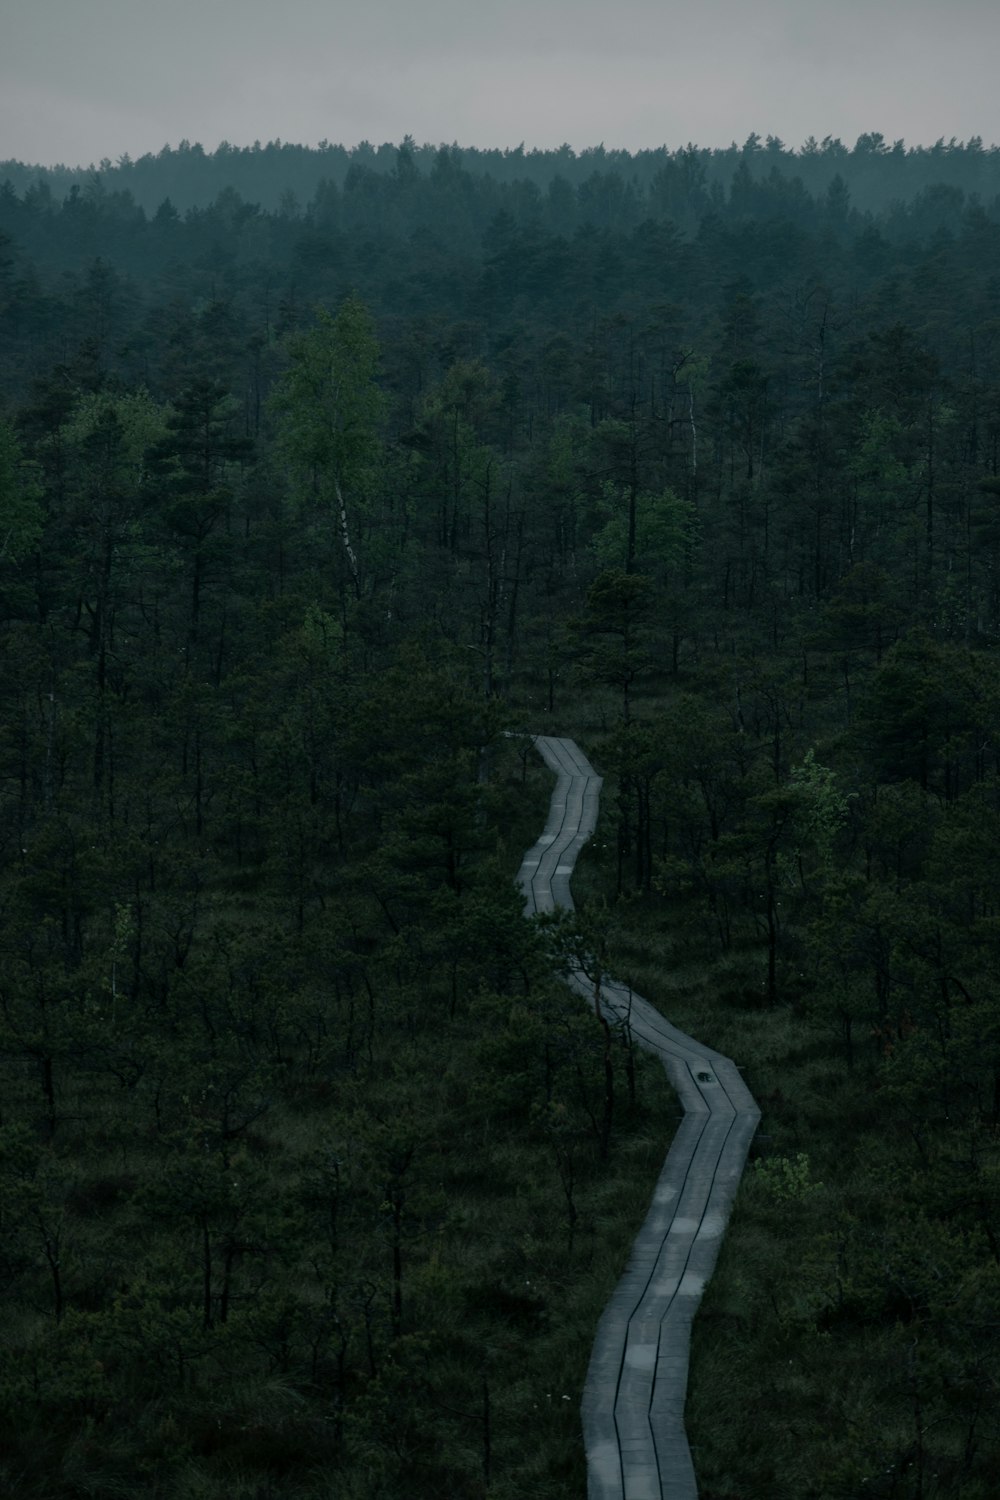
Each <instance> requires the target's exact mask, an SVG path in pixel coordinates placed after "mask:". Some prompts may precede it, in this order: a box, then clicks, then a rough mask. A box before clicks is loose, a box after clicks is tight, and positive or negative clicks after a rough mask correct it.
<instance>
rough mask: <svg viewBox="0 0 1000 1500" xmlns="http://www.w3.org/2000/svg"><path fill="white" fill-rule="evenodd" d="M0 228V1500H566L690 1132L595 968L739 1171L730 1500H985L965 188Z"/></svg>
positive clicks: (256, 164)
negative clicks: (597, 1337) (593, 1388)
mask: <svg viewBox="0 0 1000 1500" xmlns="http://www.w3.org/2000/svg"><path fill="white" fill-rule="evenodd" d="M3 177H6V181H5V182H4V183H3V185H2V187H0V652H2V663H3V666H2V671H0V697H2V705H3V711H2V718H0V849H2V859H0V1070H2V1090H0V1283H2V1288H3V1295H2V1299H0V1323H2V1338H0V1350H2V1353H0V1392H2V1395H0V1490H2V1491H3V1493H4V1494H9V1495H11V1496H17V1497H21V1496H24V1497H26V1500H69V1497H74V1500H75V1497H84V1496H88V1497H89V1496H100V1497H112V1496H134V1495H137V1494H142V1495H149V1496H151V1497H163V1500H211V1497H222V1496H225V1497H227V1500H264V1497H271V1496H275V1497H276V1496H279V1495H280V1496H282V1497H283V1500H291V1497H298V1500H318V1497H320V1496H328V1495H337V1496H338V1497H342V1500H411V1497H412V1500H420V1497H428V1500H430V1497H440V1496H442V1495H448V1496H454V1497H463V1496H464V1497H469V1500H472V1497H485V1496H487V1495H489V1496H491V1497H495V1500H515V1497H517V1500H524V1497H534V1500H566V1497H569V1496H572V1495H582V1494H583V1493H584V1491H585V1483H586V1481H585V1473H584V1461H583V1455H582V1452H581V1451H580V1441H579V1415H578V1409H577V1408H578V1402H579V1394H580V1388H581V1385H582V1380H583V1374H584V1370H585V1367H586V1360H587V1356H588V1353H589V1347H590V1340H591V1337H592V1334H593V1329H594V1325H595V1323H596V1320H597V1317H598V1316H599V1313H600V1309H601V1306H602V1303H603V1299H604V1297H605V1296H606V1295H607V1293H608V1291H609V1290H610V1288H611V1287H612V1286H613V1285H614V1282H615V1280H616V1278H617V1275H618V1273H619V1271H620V1269H621V1266H622V1264H623V1263H624V1259H625V1257H626V1255H627V1250H628V1245H629V1241H630V1237H631V1235H632V1233H634V1230H635V1227H636V1226H637V1224H638V1222H639V1220H640V1219H641V1216H642V1213H643V1211H644V1206H645V1202H646V1199H647V1196H648V1193H649V1191H650V1188H651V1185H652V1183H653V1181H654V1180H655V1176H656V1173H657V1171H658V1168H659V1165H660V1163H661V1161H662V1158H663V1155H664V1154H665V1151H666V1148H667V1145H668V1142H669V1137H670V1132H671V1130H672V1129H673V1126H674V1122H675V1119H676V1115H677V1106H676V1102H675V1101H674V1100H673V1098H672V1096H671V1095H670V1093H669V1091H668V1090H667V1088H666V1085H665V1082H664V1080H663V1078H662V1076H661V1073H660V1071H659V1070H658V1069H656V1068H655V1067H653V1066H652V1064H651V1063H649V1062H648V1060H644V1059H642V1058H641V1057H639V1056H637V1055H634V1054H633V1051H632V1049H631V1047H630V1046H629V1044H628V1042H629V1039H628V1036H627V1035H625V1034H622V1035H619V1036H616V1037H615V1042H614V1049H613V1067H612V1069H611V1076H610V1078H609V1074H608V1071H607V1069H606V1067H605V1061H606V1054H605V1046H604V1037H603V1035H602V1033H601V1028H600V1027H599V1026H598V1025H597V1023H596V1021H595V1020H594V1018H593V1017H592V1016H590V1015H588V1014H587V1010H586V1007H584V1006H583V1005H582V1004H581V1002H580V1001H579V1000H577V999H574V997H573V996H572V995H571V994H570V993H569V992H568V991H567V990H566V989H565V988H564V986H562V985H561V984H560V982H559V979H558V972H559V967H560V964H565V963H566V962H567V961H568V957H567V956H568V955H570V954H573V953H577V954H578V953H580V952H581V951H584V950H586V952H587V953H588V954H590V955H591V956H592V957H593V956H596V961H597V962H598V963H599V965H602V966H607V968H608V969H609V970H611V971H613V972H615V973H617V974H618V975H620V976H621V977H622V978H625V979H629V980H632V981H633V982H634V983H635V985H636V988H637V989H638V990H639V991H641V993H643V994H644V995H647V996H649V997H650V998H651V999H652V1000H654V1001H656V1002H657V1003H658V1004H660V1005H661V1007H662V1008H663V1009H664V1011H665V1012H666V1013H667V1014H668V1015H670V1017H671V1018H672V1019H674V1020H675V1021H676V1022H677V1023H678V1024H679V1025H681V1026H683V1027H684V1028H685V1029H686V1030H688V1031H690V1032H692V1033H693V1034H695V1035H697V1036H699V1037H701V1038H704V1039H705V1041H706V1042H707V1043H709V1044H710V1045H712V1046H715V1047H718V1048H719V1049H720V1050H722V1051H724V1052H726V1053H728V1054H729V1055H730V1056H732V1057H734V1058H735V1060H736V1061H737V1062H738V1063H739V1064H740V1065H741V1066H742V1068H743V1070H744V1076H745V1077H746V1079H747V1082H748V1083H749V1085H750V1087H751V1089H752V1090H753V1092H754V1094H755V1096H756V1098H757V1099H758V1101H759V1103H760V1104H761V1107H762V1110H763V1119H762V1123H761V1129H760V1132H759V1135H758V1137H757V1140H756V1142H755V1146H754V1149H753V1153H752V1155H753V1160H752V1164H751V1165H750V1167H749V1168H748V1172H747V1176H746V1179H745V1182H744V1187H743V1189H742V1191H741V1195H740V1199H739V1201H738V1204H737V1208H736V1212H735V1214H734V1218H733V1221H732V1224H731V1227H730V1230H729V1231H728V1234H727V1238H726V1242H725V1245H724V1247H723V1252H722V1257H721V1259H720V1264H719V1270H718V1272H717V1274H716V1277H715V1280H714V1281H713V1283H712V1285H711V1287H710V1288H709V1293H708V1296H707V1300H706V1305H705V1307H704V1309H703V1311H702V1314H701V1315H700V1317H699V1321H698V1324H697V1326H696V1332H695V1345H694V1351H693V1364H692V1384H691V1390H690V1400H689V1431H690V1434H691V1441H692V1448H693V1452H694V1457H695V1462H696V1467H697V1469H698V1472H699V1479H700V1484H701V1492H702V1495H703V1497H704V1500H751V1497H753V1500H764V1497H767V1500H808V1497H814V1500H838V1497H842V1500H856V1497H857V1496H859V1495H862V1494H863V1495H867V1496H872V1497H876V1496H878V1497H893V1500H931V1497H942V1500H943V1497H949V1500H959V1497H961V1500H990V1497H991V1496H995V1494H996V1474H997V1472H998V1470H1000V1443H998V1434H997V1427H996V1422H995V1412H996V1404H997V1398H998V1381H1000V1142H998V1130H1000V1008H998V1002H997V991H998V982H1000V957H998V954H1000V949H998V942H997V938H998V923H1000V897H998V893H1000V853H998V851H1000V742H998V734H997V724H998V710H1000V687H998V677H997V671H996V650H997V640H998V632H1000V272H998V266H1000V156H998V154H997V152H996V151H995V150H994V149H986V148H984V147H983V145H982V142H980V141H970V142H968V143H965V144H964V145H958V144H956V143H954V142H952V143H950V144H948V145H945V144H944V143H939V145H938V146H937V147H934V148H931V149H929V150H908V149H906V148H905V147H903V145H902V143H897V144H896V145H889V144H888V143H886V142H884V141H883V140H882V138H881V137H879V136H866V137H862V138H861V140H860V141H859V142H858V143H857V145H856V146H855V147H854V148H853V149H847V148H845V147H844V146H843V145H842V144H841V143H840V142H839V141H836V142H835V141H830V140H826V141H823V142H822V143H820V144H817V143H816V142H809V143H807V145H806V147H805V148H803V149H802V150H801V151H799V152H790V151H788V150H786V148H785V147H784V146H783V145H782V143H781V142H780V141H774V140H768V141H767V142H761V141H760V139H759V138H758V137H756V136H751V137H750V138H749V140H748V141H747V142H746V144H745V145H744V146H743V147H741V148H738V147H733V148H732V150H731V151H728V152H725V151H722V152H719V151H704V150H700V149H699V148H696V147H693V146H692V147H689V148H687V149H686V150H684V151H679V152H666V151H662V152H648V153H640V154H638V155H637V156H628V155H627V154H626V153H618V152H607V153H605V152H604V151H603V149H598V150H595V151H591V152H582V153H579V154H576V153H574V152H572V151H570V150H569V149H568V148H564V149H563V150H562V151H560V152H544V153H543V152H525V151H524V150H523V149H520V148H519V149H518V150H516V151H507V152H485V151H480V152H475V151H463V150H460V149H458V148H457V147H451V146H443V147H440V148H436V149H434V150H430V149H429V148H418V147H416V146H415V144H414V143H413V142H412V141H409V140H407V141H404V142H403V143H402V144H401V145H400V146H398V147H396V146H394V147H391V148H390V147H380V148H378V149H375V148H372V147H367V146H365V147H357V148H355V149H354V150H353V151H344V150H343V149H342V148H339V147H329V146H324V147H322V148H320V149H319V150H318V151H308V150H306V149H305V148H300V147H290V146H287V145H281V144H280V143H278V142H275V143H272V144H270V145H268V146H267V147H264V148H259V147H255V148H253V149H252V150H239V149H235V148H231V147H226V146H223V147H220V148H219V149H218V150H217V151H216V152H214V153H205V152H204V151H203V150H202V149H201V148H200V147H197V146H189V145H187V144H186V143H185V144H184V145H182V146H181V147H180V148H178V149H177V150H176V151H169V150H164V152H162V153H160V154H159V155H158V156H156V157H144V158H142V159H141V160H139V161H137V162H131V161H129V160H128V159H127V158H123V159H122V160H121V161H120V162H119V163H118V164H117V165H115V166H112V165H111V164H110V163H102V164H101V167H100V170H99V171H98V172H93V171H91V172H71V171H68V170H66V169H63V168H53V169H49V170H41V169H38V168H35V167H24V166H22V165H21V164H19V163H5V164H3V165H2V167H0V178H3ZM541 731H553V732H556V733H560V734H567V735H573V736H574V737H576V738H577V739H578V740H579V741H580V743H581V744H582V745H584V746H585V747H586V749H587V753H588V755H590V756H591V757H592V759H593V761H594V763H595V764H596V765H597V766H598V767H599V768H600V770H601V771H602V774H604V776H605V778H606V780H605V791H604V806H603V811H602V820H601V824H600V826H599V829H598V834H597V836H596V838H595V839H594V841H593V843H592V845H591V847H590V848H589V850H588V851H587V852H586V854H585V855H584V857H583V859H582V860H581V863H580V865H579V867H578V876H577V880H576V889H577V892H578V902H579V904H580V907H581V911H580V915H579V919H578V921H577V922H576V923H575V924H574V926H573V928H572V930H571V931H569V930H567V928H566V926H565V924H555V925H554V926H553V925H552V924H548V925H547V924H545V923H543V922H541V921H533V922H527V921H525V920H524V918H523V917H522V915H521V901H520V897H519V895H518V893H517V892H516V891H515V889H514V886H513V882H512V876H513V874H514V872H515V870H516V869H517V866H518V862H519V860H520V857H521V854H522V852H523V851H524V850H525V849H526V848H527V847H528V846H529V845H530V844H531V843H532V842H533V841H534V839H535V838H536V836H537V834H538V832H539V831H540V829H541V826H542V822H543V820H544V815H545V807H546V804H547V799H548V792H549V782H548V779H547V776H546V773H545V772H544V769H543V768H542V766H541V764H540V763H538V764H536V759H537V758H536V757H535V756H534V754H533V752H532V748H531V740H530V734H531V733H532V732H541Z"/></svg>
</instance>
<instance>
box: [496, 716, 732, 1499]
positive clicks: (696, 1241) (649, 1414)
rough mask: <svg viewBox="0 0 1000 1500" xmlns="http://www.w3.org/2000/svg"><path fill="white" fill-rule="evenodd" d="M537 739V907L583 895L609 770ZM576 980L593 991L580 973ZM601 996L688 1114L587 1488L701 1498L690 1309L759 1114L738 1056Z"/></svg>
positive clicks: (610, 993)
mask: <svg viewBox="0 0 1000 1500" xmlns="http://www.w3.org/2000/svg"><path fill="white" fill-rule="evenodd" d="M535 746H536V748H537V750H538V751H539V753H540V754H541V755H542V757H543V758H544V760H545V763H546V765H548V766H549V767H550V768H551V770H553V771H554V772H555V773H556V787H555V791H554V792H553V794H552V801H551V804H550V806H549V817H548V821H547V823H546V825H545V831H544V833H543V834H542V836H541V838H540V839H539V840H538V842H537V844H535V846H534V848H533V849H530V850H529V851H528V853H527V854H526V855H525V857H524V860H523V862H522V864H521V869H520V871H519V873H518V882H519V884H520V886H521V889H522V890H523V892H524V896H525V912H526V913H527V914H530V913H532V912H536V911H551V910H552V909H553V908H554V907H556V906H566V907H572V905H573V898H572V896H571V895H570V889H569V882H570V876H571V875H572V873H573V866H574V864H575V863H576V857H577V855H578V854H579V852H580V850H581V849H582V848H583V846H584V844H585V843H586V842H587V840H588V839H589V838H590V836H591V834H592V833H593V831H594V828H595V826H596V823H597V810H598V805H599V801H600V792H601V778H600V777H599V776H598V775H597V773H596V772H595V770H594V768H593V766H592V765H591V764H590V762H589V761H588V760H587V758H586V756H585V755H583V754H582V752H581V751H580V750H579V749H578V747H577V746H576V744H575V743H574V742H573V740H563V739H554V738H552V737H550V736H547V735H539V736H538V737H537V738H536V740H535ZM570 984H571V985H572V987H573V988H574V989H575V990H577V991H578V992H579V993H580V994H581V995H583V996H585V997H586V998H588V999H592V998H593V986H592V984H591V983H590V982H589V981H588V980H587V979H586V978H585V976H584V975H583V974H582V973H577V974H574V975H572V976H571V977H570ZM601 998H602V1004H603V1006H604V1009H605V1011H606V1012H607V1013H609V1014H614V1015H615V1016H617V1018H618V1019H619V1021H620V1022H622V1023H623V1024H628V1025H629V1026H630V1027H631V1031H632V1036H633V1038H634V1039H635V1041H636V1042H638V1043H639V1044H640V1046H643V1047H645V1048H647V1049H648V1050H649V1051H651V1052H655V1053H656V1055H657V1056H658V1057H659V1058H660V1059H661V1060H662V1062H663V1065H664V1067H665V1068H666V1070H667V1074H668V1076H669V1078H670V1082H671V1083H672V1084H673V1086H674V1088H675V1089H676V1091H677V1093H678V1095H679V1096H680V1100H681V1103H682V1104H683V1106H684V1111H685V1113H684V1119H683V1121H682V1122H681V1125H680V1128H679V1129H678V1131H677V1134H676V1135H675V1137H674V1141H673V1144H672V1145H671V1147H670V1152H669V1154H668V1156H667V1159H666V1162H665V1163H664V1166H663V1170H662V1172H661V1173H660V1178H659V1181H658V1182H657V1185H656V1190H655V1192H654V1194H653V1202H652V1206H651V1207H650V1210H649V1213H648V1214H647V1216H646V1221H645V1223H644V1224H643V1226H642V1228H641V1229H640V1230H639V1233H638V1235H637V1237H636V1240H635V1244H634V1245H633V1247H632V1254H631V1257H630V1259H629V1263H628V1266H627V1268H626V1270H625V1274H624V1275H623V1276H622V1278H621V1280H620V1281H619V1283H618V1286H617V1287H616V1288H615V1290H614V1292H613V1293H612V1296H611V1300H610V1302H609V1303H608V1305H607V1307H606V1309H605V1311H604V1315H603V1317H602V1318H601V1321H600V1324H599V1325H598V1329H597V1336H596V1339H595V1341H594V1348H593V1352H592V1354H591V1357H590V1368H589V1370H588V1372H587V1381H586V1385H585V1386H584V1391H583V1403H582V1409H581V1411H582V1418H583V1437H584V1442H585V1444H586V1449H587V1471H588V1484H587V1493H588V1496H589V1497H590V1500H694V1497H696V1496H697V1493H698V1489H697V1484H696V1481H695V1475H694V1466H693V1464H692V1462H691V1453H690V1450H689V1448H688V1442H687V1435H686V1433H685V1431H684V1398H685V1393H686V1390H687V1369H688V1346H689V1343H690V1333H691V1321H692V1319H693V1317H694V1314H695V1311H696V1309H697V1306H698V1302H699V1300H700V1298H701V1293H702V1290H703V1288H704V1286H705V1283H706V1281H707V1280H708V1278H709V1276H710V1275H711V1273H712V1269H713V1267H714V1265H715V1260H716V1256H717V1255H718V1250H719V1242H720V1240H721V1237H722V1233H723V1230H724V1229H725V1227H726V1221H727V1219H728V1217H729V1210H730V1207H731V1206H732V1201H733V1198H734V1196H735V1194H736V1188H737V1186H738V1184H739V1180H740V1176H741V1174H742V1172H743V1165H744V1162H745V1161H746V1155H747V1151H748V1150H749V1147H750V1141H751V1139H752V1138H753V1133H754V1131H755V1130H756V1128H757V1122H758V1120H759V1119H760V1112H759V1110H758V1109H757V1106H756V1104H755V1103H754V1101H753V1098H752V1097H751V1095H750V1091H749V1090H748V1089H747V1087H746V1084H745V1083H744V1082H743V1080H742V1078H741V1077H740V1075H739V1073H738V1071H737V1069H736V1066H735V1064H734V1063H732V1062H730V1060H729V1059H728V1058H727V1057H723V1056H722V1055H721V1054H720V1053H718V1052H713V1051H712V1050H711V1048H709V1047H703V1046H702V1045H701V1044H700V1043H699V1042H696V1041H695V1040H694V1038H693V1037H689V1036H686V1035H685V1034H684V1032H683V1031H678V1030H677V1028H676V1027H675V1026H671V1025H670V1023H669V1022H668V1021H665V1020H664V1019H663V1017H662V1016H661V1015H660V1014H659V1012H658V1011H657V1010H655V1009H654V1008H653V1006H652V1005H650V1004H649V1002H648V1001H646V1000H643V999H641V998H640V996H638V995H634V994H633V993H632V992H631V991H630V990H629V989H628V988H627V987H626V986H624V985H620V984H617V983H615V982H614V981H611V980H607V979H605V980H604V981H603V982H602V986H601Z"/></svg>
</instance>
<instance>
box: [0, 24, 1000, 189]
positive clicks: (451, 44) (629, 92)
mask: <svg viewBox="0 0 1000 1500" xmlns="http://www.w3.org/2000/svg"><path fill="white" fill-rule="evenodd" d="M998 61H1000V0H949V3H944V0H935V3H930V0H758V3H748V0H746V3H745V0H684V3H681V0H600V3H598V0H504V3H503V4H499V3H493V4H490V5H483V4H477V3H475V0H465V3H461V0H350V3H348V0H156V3H151V0H0V158H5V157H16V158H19V159H20V160H22V161H30V162H40V163H44V164H53V163H55V162H57V161H63V162H66V163H67V164H69V165H77V164H81V163H82V164H86V163H88V162H91V161H95V162H96V161H99V160H100V159H101V158H102V157H105V156H107V157H110V158H111V159H112V160H114V159H116V158H117V157H119V156H120V155H122V154H123V153H125V152H128V153H129V154H130V155H132V156H139V155H141V154H142V153H143V152H145V151H157V150H159V149H160V147H161V146H163V145H165V144H168V143H169V144H171V145H176V144H177V142H178V141H179V140H181V139H182V138H183V137H186V138H187V139H189V140H191V141H200V142H201V143H202V144H203V145H204V146H205V148H206V149H207V150H212V149H214V147H215V146H216V145H218V143H219V141H220V140H229V141H231V142H232V143H233V144H234V145H243V144H248V143H250V142H252V141H253V140H255V139H260V140H261V141H267V140H271V139H274V138H275V137H280V138H281V139H282V140H287V141H296V142H305V143H307V144H315V143H316V142H317V141H320V140H322V139H324V138H325V139H327V140H330V141H334V142H341V143H343V144H345V145H353V144H355V143H356V142H357V141H360V140H364V139H367V140H370V141H373V142H375V143H376V144H377V143H379V142H381V141H387V140H388V141H398V140H400V139H402V137H403V136H404V135H405V134H406V133H407V132H409V133H410V134H412V135H413V136H415V137H416V139H417V140H418V141H420V142H423V141H432V142H435V143H436V142H439V141H452V140H457V141H458V142H460V143H462V144H468V145H477V146H490V145H494V146H515V145H517V144H518V142H520V141H522V140H523V141H524V142H525V144H526V145H527V146H529V147H530V146H534V145H537V146H553V145H558V144H560V142H562V141H569V142H570V144H571V145H573V146H576V147H578V148H579V147H583V146H587V145H595V144H597V143H598V142H600V141H603V142H604V143H605V145H607V146H609V147H610V146H626V147H628V148H629V149H632V150H635V149H636V148H638V147H641V146H658V145H663V144H666V145H668V146H679V145H683V144H685V143H686V142H687V141H689V140H691V141H695V142H696V143H698V144H700V145H726V144H728V143H729V141H730V140H733V139H735V140H738V141H742V140H743V139H745V137H746V136H747V135H748V134H749V132H750V131H751V130H756V131H758V132H760V134H762V135H767V134H774V135H779V136H781V138H782V139H783V140H784V141H785V142H786V143H787V144H788V145H796V146H797V145H800V144H801V142H802V141H803V140H804V139H805V137H806V136H807V135H809V134H813V135H816V136H817V137H819V138H822V137H823V136H824V135H839V136H841V137H842V138H843V139H844V140H845V141H846V142H847V143H848V144H853V142H854V140H855V138H856V137H857V136H858V135H859V134H860V133H861V132H862V131H869V130H877V131H881V132H882V133H883V134H884V135H885V136H886V138H887V139H889V140H894V139H896V138H898V137H900V136H902V137H904V138H905V139H906V140H907V142H908V143H910V144H919V143H924V144H926V143H929V142H932V141H934V140H936V139H937V138H938V137H939V136H944V137H945V138H946V139H948V138H950V137H952V136H956V137H958V138H959V139H967V138H968V137H969V136H971V135H981V136H982V137H983V138H984V140H985V141H986V143H987V144H990V143H993V142H995V141H998V140H1000V123H998V113H1000V92H998V90H997V87H996V70H997V64H998Z"/></svg>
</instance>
